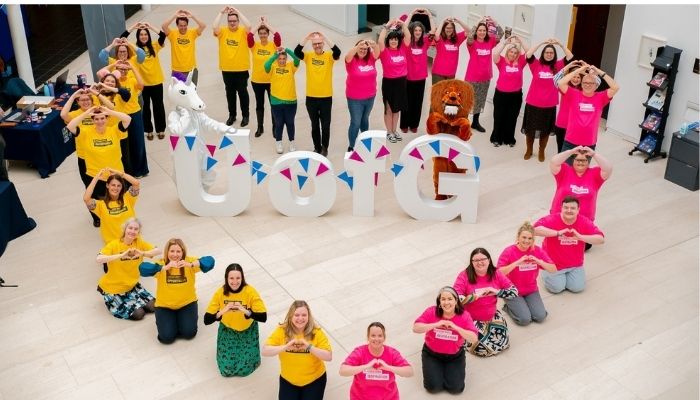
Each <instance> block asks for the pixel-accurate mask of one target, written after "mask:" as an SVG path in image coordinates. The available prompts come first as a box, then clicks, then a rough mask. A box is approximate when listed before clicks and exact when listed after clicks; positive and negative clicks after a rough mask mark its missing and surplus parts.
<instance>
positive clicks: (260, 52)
mask: <svg viewBox="0 0 700 400" xmlns="http://www.w3.org/2000/svg"><path fill="white" fill-rule="evenodd" d="M270 54H272V53H270V51H269V50H266V49H258V55H259V56H269V55H270Z"/></svg>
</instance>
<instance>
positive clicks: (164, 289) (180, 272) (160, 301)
mask: <svg viewBox="0 0 700 400" xmlns="http://www.w3.org/2000/svg"><path fill="white" fill-rule="evenodd" d="M197 260H198V258H197V257H189V256H188V257H185V261H187V262H188V263H191V262H195V261H197ZM163 263H164V260H160V261H158V265H160V266H163V265H164V264H163ZM200 271H201V269H200V268H199V267H192V268H190V267H183V268H171V269H169V270H167V271H163V270H161V271H159V272H156V274H155V275H154V278H156V307H165V308H169V309H171V310H178V309H180V308H182V307H184V306H186V305H188V304H190V303H192V302H193V301H197V292H196V291H195V288H194V277H195V274H196V273H197V272H200Z"/></svg>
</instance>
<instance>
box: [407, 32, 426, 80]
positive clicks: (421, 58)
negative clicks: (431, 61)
mask: <svg viewBox="0 0 700 400" xmlns="http://www.w3.org/2000/svg"><path fill="white" fill-rule="evenodd" d="M428 47H430V40H428V36H427V35H423V46H422V47H418V46H411V47H409V49H408V75H407V76H406V79H408V80H409V81H420V80H422V79H425V78H427V77H428Z"/></svg>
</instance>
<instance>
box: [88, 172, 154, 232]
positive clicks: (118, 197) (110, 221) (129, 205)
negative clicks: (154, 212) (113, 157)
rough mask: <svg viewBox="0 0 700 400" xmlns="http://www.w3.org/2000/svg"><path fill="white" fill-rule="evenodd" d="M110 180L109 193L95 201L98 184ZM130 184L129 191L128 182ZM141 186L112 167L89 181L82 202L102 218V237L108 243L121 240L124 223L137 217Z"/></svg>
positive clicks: (137, 181)
mask: <svg viewBox="0 0 700 400" xmlns="http://www.w3.org/2000/svg"><path fill="white" fill-rule="evenodd" d="M105 176H106V177H107V181H106V184H105V185H106V191H105V194H104V196H102V197H101V198H99V199H95V198H94V191H95V190H94V189H95V185H96V184H97V183H98V182H100V179H102V178H103V177H105ZM127 182H128V183H129V185H130V186H129V188H128V190H127V185H126V183H127ZM140 188H141V183H140V182H139V180H138V179H136V178H134V177H133V176H131V175H129V174H127V173H124V172H121V171H117V170H114V169H111V168H104V169H102V170H101V171H100V172H99V173H98V174H96V176H95V177H94V178H93V179H92V182H90V185H88V187H87V189H85V194H83V201H84V202H85V205H86V206H87V208H88V210H90V211H91V212H93V213H94V214H95V215H97V216H98V217H99V218H100V234H101V235H102V240H103V241H104V243H105V244H107V243H109V242H111V241H112V240H114V239H118V238H119V235H120V234H121V233H122V231H121V229H122V224H123V223H124V221H126V220H127V219H129V218H131V217H135V216H136V210H135V207H136V200H137V198H138V195H139V190H140Z"/></svg>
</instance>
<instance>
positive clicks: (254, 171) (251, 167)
mask: <svg viewBox="0 0 700 400" xmlns="http://www.w3.org/2000/svg"><path fill="white" fill-rule="evenodd" d="M256 172H258V170H257V169H255V167H253V166H252V165H251V166H250V175H255V173H256Z"/></svg>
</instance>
